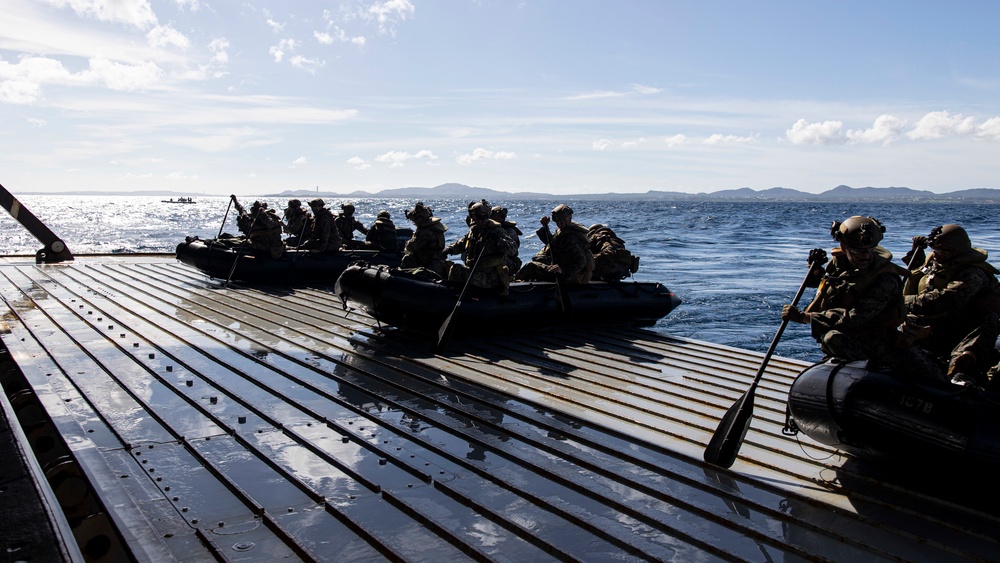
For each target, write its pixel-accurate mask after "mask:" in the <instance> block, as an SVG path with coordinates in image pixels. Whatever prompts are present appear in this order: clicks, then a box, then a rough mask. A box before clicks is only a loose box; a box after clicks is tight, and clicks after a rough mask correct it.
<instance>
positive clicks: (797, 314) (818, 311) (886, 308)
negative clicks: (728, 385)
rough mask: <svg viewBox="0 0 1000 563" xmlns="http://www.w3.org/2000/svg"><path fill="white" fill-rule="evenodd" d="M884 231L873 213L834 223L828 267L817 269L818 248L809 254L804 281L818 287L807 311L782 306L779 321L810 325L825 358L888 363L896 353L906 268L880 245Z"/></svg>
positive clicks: (820, 259) (821, 260) (821, 258)
mask: <svg viewBox="0 0 1000 563" xmlns="http://www.w3.org/2000/svg"><path fill="white" fill-rule="evenodd" d="M884 232H885V227H883V226H882V223H880V222H879V221H878V220H877V219H875V218H873V217H861V216H857V215H856V216H854V217H850V218H848V219H846V220H845V221H844V222H843V223H841V222H838V221H835V222H834V223H833V227H832V228H831V229H830V233H831V235H832V236H833V238H834V240H836V241H837V242H839V243H840V247H839V248H834V249H833V250H832V251H831V254H832V256H833V258H832V260H830V263H829V264H828V265H827V266H826V269H825V270H824V269H823V268H822V267H821V266H822V264H823V263H824V262H825V261H826V253H825V252H824V251H823V250H822V249H819V248H817V249H814V250H812V251H811V252H810V254H809V256H810V260H809V262H810V263H812V264H813V270H812V272H811V276H810V279H809V280H808V281H807V285H808V286H809V287H818V289H817V290H816V297H815V298H814V299H813V301H812V303H810V304H809V306H808V307H806V309H805V311H800V310H799V309H798V308H796V307H793V306H792V305H785V306H784V307H783V308H782V311H781V318H782V320H787V321H791V322H796V323H803V324H808V325H810V328H811V329H812V335H813V337H814V338H815V339H816V340H817V342H819V343H820V348H821V349H822V350H823V352H824V353H825V354H827V355H828V356H832V357H834V358H839V359H842V360H847V361H858V360H875V361H876V362H886V363H890V362H891V361H892V359H893V356H894V355H895V354H896V353H897V351H898V345H899V340H900V333H899V332H898V331H897V327H898V326H899V325H900V324H901V323H902V322H903V319H904V318H905V316H906V307H905V305H904V304H903V276H905V275H907V274H908V272H907V271H906V269H904V268H902V267H900V266H897V265H895V264H893V263H892V254H891V253H890V252H889V251H888V250H886V249H885V248H883V247H881V246H878V243H879V241H881V240H882V233H884Z"/></svg>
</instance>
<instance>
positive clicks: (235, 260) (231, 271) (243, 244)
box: [222, 196, 264, 289]
mask: <svg viewBox="0 0 1000 563" xmlns="http://www.w3.org/2000/svg"><path fill="white" fill-rule="evenodd" d="M232 201H236V197H235V196H234V197H233V199H232V200H231V202H232ZM237 209H239V208H237ZM261 213H264V210H263V209H262V210H260V211H259V212H258V213H257V214H256V215H254V216H253V220H251V221H250V226H249V227H247V233H252V232H253V226H254V225H255V224H256V223H257V218H258V217H260V215H261ZM249 241H250V235H249V234H248V235H247V236H246V238H244V239H243V242H241V243H240V248H239V250H237V251H236V257H235V258H233V267H232V268H230V269H229V275H228V276H226V281H225V282H224V283H223V284H222V288H223V289H225V288H227V287H229V280H231V279H233V274H234V273H235V272H236V265H237V264H239V262H240V256H243V249H244V248H246V246H247V242H249Z"/></svg>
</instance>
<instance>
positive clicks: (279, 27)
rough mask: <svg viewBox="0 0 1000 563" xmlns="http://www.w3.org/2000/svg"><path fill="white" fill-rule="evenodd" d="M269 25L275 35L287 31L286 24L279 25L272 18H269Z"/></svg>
mask: <svg viewBox="0 0 1000 563" xmlns="http://www.w3.org/2000/svg"><path fill="white" fill-rule="evenodd" d="M267 25H268V26H269V27H270V28H271V31H273V32H275V33H280V32H282V31H284V29H285V24H283V23H278V22H276V21H274V20H272V19H270V18H268V20H267Z"/></svg>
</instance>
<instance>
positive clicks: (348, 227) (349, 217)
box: [334, 203, 368, 248]
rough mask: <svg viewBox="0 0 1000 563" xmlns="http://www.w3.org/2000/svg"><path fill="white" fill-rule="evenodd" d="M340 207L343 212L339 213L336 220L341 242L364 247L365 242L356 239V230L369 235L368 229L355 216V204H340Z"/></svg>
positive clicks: (346, 244) (350, 245) (354, 246)
mask: <svg viewBox="0 0 1000 563" xmlns="http://www.w3.org/2000/svg"><path fill="white" fill-rule="evenodd" d="M340 209H341V213H340V215H337V218H336V219H335V221H334V222H335V223H336V225H337V233H338V234H339V235H340V240H341V243H342V244H343V245H344V246H346V247H348V248H363V247H364V246H365V244H364V243H363V242H361V241H355V240H354V231H359V232H360V233H361V234H363V235H367V234H368V229H366V228H365V226H364V224H362V223H361V221H358V220H357V219H355V218H354V206H353V205H351V204H349V203H348V204H344V205H341V206H340Z"/></svg>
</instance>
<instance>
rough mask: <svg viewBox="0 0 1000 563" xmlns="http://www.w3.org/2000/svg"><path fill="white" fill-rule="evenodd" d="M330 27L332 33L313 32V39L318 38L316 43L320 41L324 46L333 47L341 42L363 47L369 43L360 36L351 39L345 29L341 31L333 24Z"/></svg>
mask: <svg viewBox="0 0 1000 563" xmlns="http://www.w3.org/2000/svg"><path fill="white" fill-rule="evenodd" d="M330 26H331V27H332V33H327V32H325V31H314V32H313V37H315V38H316V41H319V42H320V43H322V44H323V45H332V44H333V42H334V41H339V42H341V43H353V44H355V45H358V46H362V47H363V46H364V45H365V43H366V42H367V40H366V39H365V38H364V36H361V35H359V36H355V37H350V36H348V35H347V32H345V31H344V30H343V29H340V28H339V27H337V26H336V25H333V24H332V23H331V24H330Z"/></svg>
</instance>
